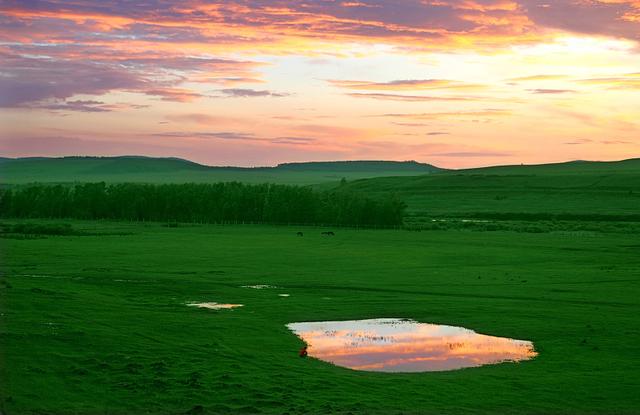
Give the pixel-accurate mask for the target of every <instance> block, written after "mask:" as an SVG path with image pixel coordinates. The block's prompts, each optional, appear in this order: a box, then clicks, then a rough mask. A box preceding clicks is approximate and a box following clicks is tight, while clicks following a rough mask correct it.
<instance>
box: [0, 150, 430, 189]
mask: <svg viewBox="0 0 640 415" xmlns="http://www.w3.org/2000/svg"><path fill="white" fill-rule="evenodd" d="M437 171H441V169H439V168H437V167H435V166H432V165H430V164H422V163H417V162H415V161H406V162H397V161H336V162H310V163H286V164H280V165H278V166H276V167H255V168H243V167H220V166H205V165H202V164H198V163H195V162H192V161H189V160H184V159H179V158H155V157H143V156H120V157H59V158H46V157H29V158H17V159H6V158H5V159H0V183H4V184H21V183H31V182H47V183H74V182H95V181H105V182H110V183H116V182H146V183H186V182H197V183H203V182H219V181H242V182H247V183H257V182H273V183H287V184H305V185H306V184H322V183H330V182H336V181H339V180H341V179H342V178H343V177H344V178H345V179H347V180H356V179H362V178H369V177H381V176H406V175H418V174H427V173H433V172H437Z"/></svg>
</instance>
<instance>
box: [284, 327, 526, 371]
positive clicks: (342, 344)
mask: <svg viewBox="0 0 640 415" xmlns="http://www.w3.org/2000/svg"><path fill="white" fill-rule="evenodd" d="M287 327H288V328H289V329H290V330H291V331H293V332H294V333H295V334H296V335H297V336H299V337H300V338H301V339H302V340H304V341H305V342H306V343H307V345H308V349H307V351H308V353H309V356H312V357H315V358H318V359H320V360H324V361H327V362H330V363H333V364H335V365H338V366H343V367H348V368H350V369H355V370H368V371H376V372H435V371H443V370H455V369H462V368H466V367H476V366H482V365H488V364H495V363H502V362H519V361H521V360H528V359H532V358H533V357H535V356H536V355H537V354H538V353H536V352H535V351H534V349H533V344H532V343H531V342H529V341H525V340H514V339H509V338H506V337H494V336H487V335H484V334H478V333H476V332H474V331H472V330H469V329H465V328H463V327H453V326H441V325H437V324H425V323H418V322H416V321H413V320H405V319H396V318H381V319H372V320H352V321H324V322H310V323H290V324H287Z"/></svg>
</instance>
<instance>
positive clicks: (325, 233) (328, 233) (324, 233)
mask: <svg viewBox="0 0 640 415" xmlns="http://www.w3.org/2000/svg"><path fill="white" fill-rule="evenodd" d="M320 235H326V236H336V234H335V233H333V232H331V231H328V232H322V233H320Z"/></svg>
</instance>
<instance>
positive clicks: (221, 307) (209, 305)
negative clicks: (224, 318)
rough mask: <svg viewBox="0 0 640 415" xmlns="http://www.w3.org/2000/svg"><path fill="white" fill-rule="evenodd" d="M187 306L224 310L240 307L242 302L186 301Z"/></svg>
mask: <svg viewBox="0 0 640 415" xmlns="http://www.w3.org/2000/svg"><path fill="white" fill-rule="evenodd" d="M187 305H188V306H191V307H199V308H209V309H211V310H224V309H227V308H236V307H242V306H243V305H244V304H219V303H188V304H187Z"/></svg>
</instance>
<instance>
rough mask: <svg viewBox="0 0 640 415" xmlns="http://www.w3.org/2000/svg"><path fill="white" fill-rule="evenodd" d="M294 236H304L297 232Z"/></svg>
mask: <svg viewBox="0 0 640 415" xmlns="http://www.w3.org/2000/svg"><path fill="white" fill-rule="evenodd" d="M296 236H304V234H303V233H302V232H298V233H296Z"/></svg>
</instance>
